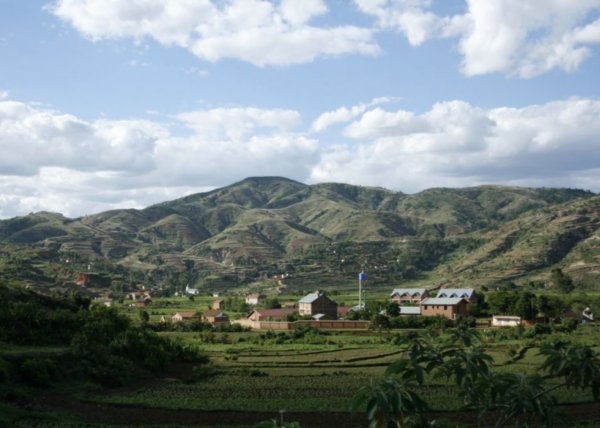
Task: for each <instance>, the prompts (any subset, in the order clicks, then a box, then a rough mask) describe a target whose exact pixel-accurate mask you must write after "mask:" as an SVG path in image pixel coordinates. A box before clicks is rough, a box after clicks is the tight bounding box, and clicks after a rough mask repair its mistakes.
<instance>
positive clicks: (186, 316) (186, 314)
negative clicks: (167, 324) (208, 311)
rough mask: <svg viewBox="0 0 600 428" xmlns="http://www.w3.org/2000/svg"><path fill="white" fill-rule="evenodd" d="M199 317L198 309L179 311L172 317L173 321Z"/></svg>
mask: <svg viewBox="0 0 600 428" xmlns="http://www.w3.org/2000/svg"><path fill="white" fill-rule="evenodd" d="M194 318H197V315H196V311H186V312H177V313H176V314H175V315H173V316H172V317H171V322H181V321H184V320H192V319H194Z"/></svg>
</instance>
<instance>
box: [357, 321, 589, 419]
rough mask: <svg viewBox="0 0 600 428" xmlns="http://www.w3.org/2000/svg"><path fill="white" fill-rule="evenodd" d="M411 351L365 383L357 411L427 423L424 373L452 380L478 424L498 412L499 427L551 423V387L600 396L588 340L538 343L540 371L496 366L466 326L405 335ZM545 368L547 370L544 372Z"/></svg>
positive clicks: (496, 416) (380, 416)
mask: <svg viewBox="0 0 600 428" xmlns="http://www.w3.org/2000/svg"><path fill="white" fill-rule="evenodd" d="M402 342H403V343H405V344H406V345H407V352H406V354H405V356H403V357H402V358H401V359H399V360H398V361H396V362H394V363H393V364H391V365H390V366H389V367H388V369H387V370H386V372H385V378H384V379H383V380H381V381H379V382H371V383H370V384H369V385H365V386H363V387H362V388H361V389H360V390H359V392H358V393H357V395H356V396H355V399H354V402H353V407H352V408H353V411H356V410H357V409H359V408H361V407H364V406H365V405H366V410H367V417H368V418H369V421H370V427H372V428H389V427H409V426H422V425H425V424H427V421H425V420H424V418H423V412H424V410H426V404H425V402H424V401H423V400H422V399H421V398H420V396H419V395H418V394H417V393H416V392H415V389H416V388H417V387H419V386H423V385H424V384H425V379H426V376H425V374H426V373H431V374H433V376H432V377H433V378H435V377H445V378H447V379H451V380H453V383H454V385H455V387H456V389H457V391H458V394H460V396H461V397H462V399H463V401H464V404H465V408H467V409H469V408H470V409H472V410H473V411H475V412H476V414H477V419H478V422H479V425H481V424H482V422H483V421H484V419H485V418H486V417H487V418H488V419H485V420H486V425H488V424H489V423H488V420H489V418H494V420H495V423H494V425H493V426H494V427H495V428H501V427H505V426H508V425H509V424H514V423H515V419H516V418H517V417H518V418H519V420H524V421H525V423H526V424H528V425H529V424H531V423H537V421H538V420H541V421H542V422H543V424H544V425H545V426H546V427H551V426H552V424H553V405H554V403H555V399H554V397H553V396H552V392H553V391H555V390H557V389H558V388H561V387H565V386H566V387H570V388H579V389H588V388H590V389H591V390H592V393H593V396H594V399H596V400H598V399H600V359H599V358H598V355H597V354H596V352H595V351H593V350H592V348H590V347H589V346H584V345H579V344H569V343H566V342H556V343H554V344H551V345H546V346H544V347H542V348H541V349H540V355H542V356H544V357H545V360H544V362H543V363H542V365H541V366H540V367H539V369H538V371H539V372H540V373H536V374H525V373H510V372H509V373H507V372H501V371H494V370H492V363H493V359H492V357H491V356H490V355H489V354H487V353H486V352H485V349H484V348H483V346H482V342H481V339H480V338H479V335H478V334H477V333H476V332H475V331H474V330H469V329H467V328H460V329H456V330H455V331H453V332H452V334H451V335H450V337H449V339H448V340H447V341H445V342H440V341H439V340H437V341H436V340H434V339H433V338H432V337H430V338H423V337H420V336H418V335H416V334H410V335H407V336H405V338H404V339H403V341H402ZM542 374H544V375H543V376H542Z"/></svg>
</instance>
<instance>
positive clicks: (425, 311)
mask: <svg viewBox="0 0 600 428" xmlns="http://www.w3.org/2000/svg"><path fill="white" fill-rule="evenodd" d="M421 315H423V316H424V317H434V316H437V315H441V316H443V317H446V318H448V319H451V320H453V319H456V318H457V317H458V316H459V315H460V316H465V315H467V301H466V300H465V299H463V298H462V297H428V298H427V299H423V300H422V301H421Z"/></svg>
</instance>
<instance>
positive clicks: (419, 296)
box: [390, 288, 429, 304]
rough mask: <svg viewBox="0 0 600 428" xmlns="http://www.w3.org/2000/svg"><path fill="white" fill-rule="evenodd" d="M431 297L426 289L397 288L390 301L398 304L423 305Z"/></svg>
mask: <svg viewBox="0 0 600 428" xmlns="http://www.w3.org/2000/svg"><path fill="white" fill-rule="evenodd" d="M427 297H429V294H428V293H427V290H426V289H425V288H396V289H394V291H392V293H391V294H390V300H391V301H392V302H397V303H400V304H401V303H421V300H423V299H425V298H427Z"/></svg>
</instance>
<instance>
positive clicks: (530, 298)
mask: <svg viewBox="0 0 600 428" xmlns="http://www.w3.org/2000/svg"><path fill="white" fill-rule="evenodd" d="M535 300H536V299H535V295H534V294H532V293H530V292H528V291H525V292H523V293H521V295H520V296H519V298H518V299H517V301H516V302H515V305H514V313H515V315H518V316H520V317H521V318H523V319H525V320H532V319H534V318H535V315H536V313H537V311H536V303H535Z"/></svg>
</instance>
